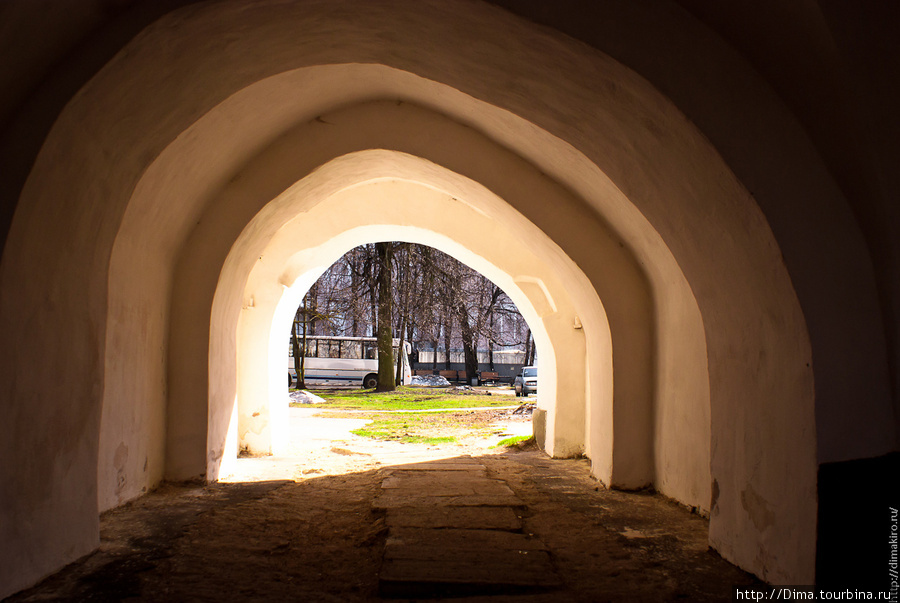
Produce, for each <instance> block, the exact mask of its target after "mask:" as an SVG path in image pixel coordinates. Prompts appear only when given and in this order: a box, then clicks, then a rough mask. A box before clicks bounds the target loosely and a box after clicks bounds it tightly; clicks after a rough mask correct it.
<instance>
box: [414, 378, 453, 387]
mask: <svg viewBox="0 0 900 603" xmlns="http://www.w3.org/2000/svg"><path fill="white" fill-rule="evenodd" d="M410 385H420V386H425V387H446V386H448V385H450V382H449V381H447V380H446V379H444V378H443V377H441V376H440V375H424V376H423V375H413V378H412V382H411V383H410Z"/></svg>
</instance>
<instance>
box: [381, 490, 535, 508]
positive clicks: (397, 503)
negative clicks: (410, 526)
mask: <svg viewBox="0 0 900 603" xmlns="http://www.w3.org/2000/svg"><path fill="white" fill-rule="evenodd" d="M524 506H525V503H524V502H522V500H521V499H520V498H519V497H518V496H516V495H515V494H497V495H488V494H475V495H469V496H433V495H430V494H428V493H421V494H419V495H416V496H413V495H405V494H404V493H403V491H402V490H392V491H390V492H389V493H382V494H380V495H379V496H378V497H377V498H376V499H375V500H374V501H373V502H372V508H374V509H403V508H425V507H524Z"/></svg>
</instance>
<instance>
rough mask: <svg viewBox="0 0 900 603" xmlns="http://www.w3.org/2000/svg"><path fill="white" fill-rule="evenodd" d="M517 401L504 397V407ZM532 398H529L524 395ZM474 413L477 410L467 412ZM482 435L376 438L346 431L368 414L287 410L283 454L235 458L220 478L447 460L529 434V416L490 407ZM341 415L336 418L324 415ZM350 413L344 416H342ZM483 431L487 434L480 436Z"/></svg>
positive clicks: (305, 475) (293, 476) (286, 476)
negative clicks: (436, 441) (433, 441)
mask: <svg viewBox="0 0 900 603" xmlns="http://www.w3.org/2000/svg"><path fill="white" fill-rule="evenodd" d="M520 401H523V400H520V399H518V398H514V397H512V396H510V397H509V405H510V406H515V405H516V404H518V403H519V402H520ZM528 401H529V402H534V401H535V398H534V397H533V396H532V397H530V398H529V399H528ZM467 412H478V411H467ZM491 412H493V413H495V414H496V415H498V416H497V417H495V418H494V419H493V420H491V421H490V423H489V425H490V429H489V432H488V433H487V434H485V433H484V432H483V431H482V433H481V434H479V435H477V436H475V435H473V437H471V438H463V439H462V440H461V441H460V443H450V444H442V445H430V444H416V443H404V442H398V441H381V440H376V439H371V438H368V437H361V436H358V435H354V434H353V433H351V432H352V431H353V430H356V429H359V428H361V427H363V426H365V425H366V424H368V423H370V421H371V420H370V419H368V418H352V414H353V411H330V410H328V409H325V408H320V407H318V406H313V405H310V406H305V407H301V408H297V407H290V408H289V409H288V417H289V421H290V424H289V431H290V443H289V445H288V446H287V449H286V450H285V452H284V454H280V455H277V456H258V457H242V458H238V459H237V462H236V464H235V467H234V470H233V471H232V472H231V473H229V474H228V475H223V476H221V477H220V478H219V481H220V482H248V481H266V480H295V481H301V480H304V479H309V478H312V477H317V476H322V475H339V474H344V473H353V472H358V471H368V470H371V469H377V468H379V467H384V466H389V465H399V464H405V463H414V462H421V461H428V460H436V459H444V458H452V457H456V456H460V455H464V454H472V455H481V454H491V453H493V452H502V449H498V448H492V446H495V445H496V444H497V443H498V442H499V441H500V440H502V439H504V438H508V437H511V436H519V435H531V433H532V427H531V417H530V416H528V415H526V416H521V415H512V414H511V413H510V411H509V410H493V411H491ZM332 414H340V415H343V416H341V417H340V418H336V417H333V416H328V415H332ZM348 414H349V415H351V417H347V415H348ZM483 435H487V436H488V437H481V436H483Z"/></svg>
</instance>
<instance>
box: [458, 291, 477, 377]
mask: <svg viewBox="0 0 900 603" xmlns="http://www.w3.org/2000/svg"><path fill="white" fill-rule="evenodd" d="M456 311H457V315H458V318H459V328H460V331H461V332H462V342H463V358H464V360H465V363H466V381H467V382H469V383H471V382H472V379H476V378H477V377H478V341H477V337H476V332H475V329H474V328H473V327H472V325H471V323H469V317H468V315H467V312H466V307H465V305H464V304H462V303H460V304H459V306H458V307H457V310H456Z"/></svg>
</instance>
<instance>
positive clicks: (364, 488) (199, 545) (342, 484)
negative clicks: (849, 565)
mask: <svg viewBox="0 0 900 603" xmlns="http://www.w3.org/2000/svg"><path fill="white" fill-rule="evenodd" d="M437 465H442V467H437V468H435V467H436V466H437ZM454 465H456V466H458V470H456V471H454V470H453V469H452V467H453V466H454ZM460 472H461V473H462V474H465V475H466V477H460ZM436 499H443V500H436ZM453 501H455V502H453ZM448 503H450V504H448ZM450 509H453V510H450ZM466 509H468V510H466ZM479 509H480V511H479ZM484 509H487V511H484ZM479 513H480V514H481V515H480V516H479ZM467 514H468V515H467ZM706 530H707V522H706V520H705V519H703V518H702V517H699V516H697V515H695V514H692V513H690V512H689V511H688V510H687V509H684V508H683V507H681V506H679V505H677V504H674V503H672V502H670V501H668V500H666V499H665V498H663V497H660V496H658V495H654V494H650V493H624V492H616V491H609V490H606V489H604V488H602V487H601V486H600V485H599V484H598V483H597V482H596V481H595V480H593V479H592V478H591V477H590V475H589V465H588V462H587V461H585V460H552V459H549V458H547V457H546V456H545V455H543V454H542V453H540V452H538V451H525V452H508V453H504V454H485V455H479V456H475V457H474V458H473V457H468V456H462V457H459V458H457V459H444V460H437V461H430V462H424V463H422V464H421V465H420V466H419V467H418V468H414V469H410V468H397V467H383V468H380V469H372V470H365V471H357V472H353V473H347V474H344V475H324V476H316V475H313V476H309V477H308V478H306V479H302V480H301V481H297V482H295V481H271V482H256V483H233V484H210V485H201V484H194V485H190V484H188V485H166V486H164V487H162V488H160V489H159V490H158V491H156V492H154V493H152V494H150V495H148V496H145V497H143V498H141V499H139V500H137V501H135V502H133V503H131V504H129V505H126V506H124V507H121V508H119V509H116V510H113V511H111V512H108V513H106V514H104V515H103V516H102V518H101V537H102V544H101V547H100V549H99V550H98V551H97V552H96V553H94V554H93V555H90V556H88V557H87V558H85V559H83V560H81V561H79V562H77V563H75V564H73V565H71V566H69V567H68V568H66V569H64V570H63V571H62V572H60V573H58V574H57V575H55V576H52V577H50V578H48V579H47V580H45V581H44V582H43V583H41V584H39V585H38V586H36V587H35V588H33V589H30V590H28V591H25V592H23V593H20V594H18V595H16V596H14V597H12V598H10V599H9V601H10V603H13V602H15V603H20V602H24V601H29V602H30V601H166V602H171V601H217V602H222V601H267V602H272V601H379V600H386V598H387V597H399V598H394V599H392V600H401V601H402V600H418V601H424V600H428V599H426V597H433V598H434V599H439V598H440V596H442V595H459V596H461V598H457V599H454V600H457V601H492V602H501V601H503V602H506V601H527V602H548V603H549V602H551V601H552V602H554V603H556V602H559V601H567V602H568V601H583V602H603V601H726V600H730V599H731V594H732V587H733V585H749V584H758V583H757V582H756V581H755V579H754V578H753V577H752V576H749V575H747V574H745V573H743V572H741V571H740V570H738V569H737V568H735V567H734V566H732V565H730V564H729V563H727V562H725V561H723V560H722V559H721V558H720V557H718V555H716V554H715V553H714V552H711V551H709V550H708V548H707V545H706ZM517 560H518V561H520V563H516V561H517ZM417 572H418V573H417ZM448 584H449V585H450V586H451V588H448V589H446V590H443V591H442V590H441V588H444V587H447V585H448ZM454 585H455V586H454ZM460 585H466V586H465V587H460ZM417 589H418V590H417Z"/></svg>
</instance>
